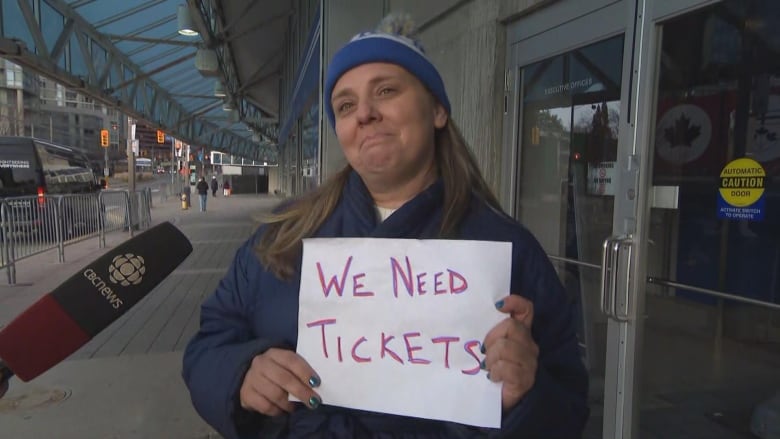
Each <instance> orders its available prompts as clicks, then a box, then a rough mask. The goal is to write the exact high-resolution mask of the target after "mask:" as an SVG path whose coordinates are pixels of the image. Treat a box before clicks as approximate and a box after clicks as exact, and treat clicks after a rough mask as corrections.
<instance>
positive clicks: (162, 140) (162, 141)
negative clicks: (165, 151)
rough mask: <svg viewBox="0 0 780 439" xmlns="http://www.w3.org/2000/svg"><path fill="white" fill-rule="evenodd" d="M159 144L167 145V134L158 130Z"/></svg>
mask: <svg viewBox="0 0 780 439" xmlns="http://www.w3.org/2000/svg"><path fill="white" fill-rule="evenodd" d="M157 143H165V133H164V132H163V131H162V130H157Z"/></svg>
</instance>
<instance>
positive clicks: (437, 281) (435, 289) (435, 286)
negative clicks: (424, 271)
mask: <svg viewBox="0 0 780 439" xmlns="http://www.w3.org/2000/svg"><path fill="white" fill-rule="evenodd" d="M442 274H444V273H442V272H439V273H436V274H434V275H433V294H434V295H437V294H444V293H446V292H447V290H441V289H439V285H443V284H444V283H443V282H442V281H441V279H439V277H440V276H441V275H442Z"/></svg>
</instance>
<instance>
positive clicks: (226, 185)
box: [222, 180, 230, 197]
mask: <svg viewBox="0 0 780 439" xmlns="http://www.w3.org/2000/svg"><path fill="white" fill-rule="evenodd" d="M222 194H223V195H224V196H226V197H229V196H230V182H229V181H227V180H225V182H224V183H222Z"/></svg>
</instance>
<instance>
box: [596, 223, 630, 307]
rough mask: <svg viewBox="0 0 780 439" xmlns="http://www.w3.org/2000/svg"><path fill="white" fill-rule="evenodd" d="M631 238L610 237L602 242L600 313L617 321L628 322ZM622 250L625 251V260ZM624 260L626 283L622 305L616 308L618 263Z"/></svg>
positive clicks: (618, 278) (618, 277)
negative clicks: (625, 264) (626, 264)
mask: <svg viewBox="0 0 780 439" xmlns="http://www.w3.org/2000/svg"><path fill="white" fill-rule="evenodd" d="M632 244H633V241H632V239H631V236H625V235H621V236H610V237H609V238H607V239H605V240H604V244H603V248H602V253H601V300H600V303H601V311H602V312H603V313H604V314H606V316H607V317H610V318H612V319H615V320H618V321H622V322H625V321H628V320H629V319H630V316H629V306H628V300H629V295H628V291H629V287H630V282H631V276H630V273H631V266H630V264H631V249H632V247H633V245H632ZM623 249H626V250H627V252H628V253H627V254H626V255H625V258H624V257H623V254H622V251H623ZM622 260H625V261H626V263H628V264H629V265H628V266H627V267H626V270H625V273H626V275H625V279H626V283H625V285H624V289H623V291H622V293H623V295H622V297H623V299H624V300H623V304H622V306H618V282H619V281H620V263H621V261H622Z"/></svg>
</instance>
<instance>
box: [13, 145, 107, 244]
mask: <svg viewBox="0 0 780 439" xmlns="http://www.w3.org/2000/svg"><path fill="white" fill-rule="evenodd" d="M100 189H101V186H100V184H99V183H98V180H97V177H96V175H95V172H94V170H93V167H92V166H91V163H90V160H89V159H88V158H87V156H86V154H84V153H83V152H81V151H79V150H76V149H73V148H69V147H66V146H62V145H57V144H54V143H51V142H47V141H44V140H40V139H36V138H32V137H0V198H2V199H5V198H10V197H22V196H36V197H37V206H32V205H29V206H28V205H22V204H25V203H22V202H19V201H17V202H13V203H12V204H11V206H10V207H11V208H12V209H11V210H12V211H13V212H15V213H14V214H13V219H14V222H15V223H16V226H17V227H16V228H17V229H27V230H31V229H38V228H41V226H42V223H43V222H44V221H45V219H46V218H53V216H52V215H48V214H45V212H44V209H47V208H48V206H46V201H45V198H44V196H45V195H58V194H80V193H81V194H83V193H92V192H97V191H99V190H100ZM20 203H21V204H20ZM31 203H32V202H28V203H26V204H31ZM85 210H86V209H85ZM90 210H91V209H90ZM63 214H64V215H65V216H64V217H63V220H64V221H63V225H64V226H65V228H66V229H67V230H66V231H67V233H68V234H69V235H72V234H73V233H75V231H74V230H73V229H74V225H72V224H70V223H72V222H73V220H72V219H73V218H81V217H84V215H81V214H79V213H76V214H74V213H72V212H64V213H63ZM84 222H86V221H84Z"/></svg>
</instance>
